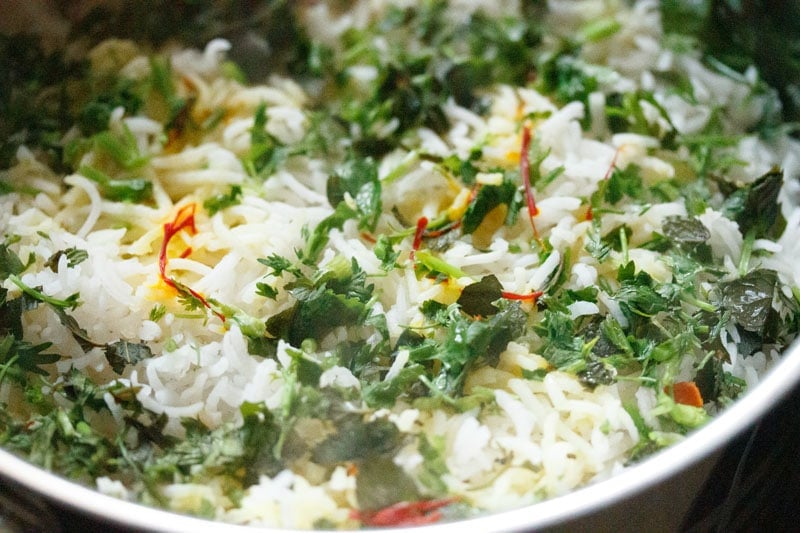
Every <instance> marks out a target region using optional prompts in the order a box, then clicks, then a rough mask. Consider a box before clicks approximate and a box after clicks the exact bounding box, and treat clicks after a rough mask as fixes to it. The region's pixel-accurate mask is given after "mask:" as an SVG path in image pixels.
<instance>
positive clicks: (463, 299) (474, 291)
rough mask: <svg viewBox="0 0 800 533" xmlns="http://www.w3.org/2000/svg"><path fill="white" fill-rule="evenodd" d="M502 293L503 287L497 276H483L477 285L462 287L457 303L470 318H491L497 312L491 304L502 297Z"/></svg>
mask: <svg viewBox="0 0 800 533" xmlns="http://www.w3.org/2000/svg"><path fill="white" fill-rule="evenodd" d="M502 291H503V286H502V285H501V284H500V282H499V281H498V280H497V276H495V275H494V274H491V275H489V276H484V277H483V278H482V279H481V280H480V281H479V282H478V283H473V284H472V285H468V286H466V287H464V290H463V291H461V296H459V297H458V302H457V303H458V305H460V306H461V310H462V311H464V312H465V313H466V314H468V315H470V316H491V315H494V314H497V312H498V311H499V309H497V307H495V305H494V304H493V303H492V302H496V301H497V300H499V299H500V298H501V297H502Z"/></svg>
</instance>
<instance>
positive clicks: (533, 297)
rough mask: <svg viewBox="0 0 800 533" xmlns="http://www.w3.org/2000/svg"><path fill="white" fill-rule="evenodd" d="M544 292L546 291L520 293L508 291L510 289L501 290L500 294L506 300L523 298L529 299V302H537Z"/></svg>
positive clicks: (524, 299) (523, 299)
mask: <svg viewBox="0 0 800 533" xmlns="http://www.w3.org/2000/svg"><path fill="white" fill-rule="evenodd" d="M543 294H544V293H543V292H542V291H534V292H529V293H527V294H520V293H518V292H508V291H501V292H500V296H502V297H503V298H505V299H506V300H522V301H529V302H535V301H536V300H538V299H539V298H540V297H541V296H542V295H543Z"/></svg>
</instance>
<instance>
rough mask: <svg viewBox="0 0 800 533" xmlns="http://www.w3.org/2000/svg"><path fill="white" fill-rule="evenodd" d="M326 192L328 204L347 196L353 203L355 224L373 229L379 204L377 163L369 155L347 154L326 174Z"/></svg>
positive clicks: (378, 212) (333, 204)
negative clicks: (327, 176) (329, 173)
mask: <svg viewBox="0 0 800 533" xmlns="http://www.w3.org/2000/svg"><path fill="white" fill-rule="evenodd" d="M327 194H328V201H330V203H331V205H332V206H338V205H339V204H340V203H342V202H344V201H345V200H346V197H347V196H349V197H350V198H351V199H352V200H353V201H354V203H355V213H356V217H357V218H358V227H359V228H360V229H365V230H368V231H374V230H375V226H376V224H377V223H378V217H379V216H380V214H381V212H382V205H383V204H382V202H381V182H380V180H378V166H377V164H376V163H375V162H374V161H373V160H372V158H370V157H365V158H360V157H357V156H355V155H353V154H351V155H350V157H349V158H348V159H347V160H346V161H345V162H344V163H343V164H342V165H340V166H339V168H337V169H336V172H334V173H333V174H332V175H331V176H330V177H329V178H328V184H327Z"/></svg>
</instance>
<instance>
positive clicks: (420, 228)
mask: <svg viewBox="0 0 800 533" xmlns="http://www.w3.org/2000/svg"><path fill="white" fill-rule="evenodd" d="M427 227H428V217H419V219H417V229H416V231H415V232H414V242H413V244H412V245H411V253H410V254H409V257H410V258H411V260H412V261H414V258H415V255H416V254H415V252H416V251H417V250H419V247H420V246H421V245H422V236H423V235H424V234H425V228H427Z"/></svg>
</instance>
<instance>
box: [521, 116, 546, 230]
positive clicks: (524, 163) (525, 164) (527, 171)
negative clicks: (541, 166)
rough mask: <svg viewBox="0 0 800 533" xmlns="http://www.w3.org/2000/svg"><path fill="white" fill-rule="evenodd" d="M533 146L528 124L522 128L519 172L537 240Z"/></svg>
mask: <svg viewBox="0 0 800 533" xmlns="http://www.w3.org/2000/svg"><path fill="white" fill-rule="evenodd" d="M530 148H531V127H530V126H528V125H527V124H526V125H525V127H523V128H522V146H521V147H520V152H519V173H520V174H522V183H523V184H524V186H525V199H526V200H527V202H528V218H529V219H530V221H531V228H533V236H534V238H535V239H536V240H537V241H541V239H540V238H539V231H538V230H537V229H536V223H535V222H534V221H533V218H534V217H535V216H536V215H538V214H539V208H538V207H536V199H535V198H534V197H533V188H532V187H531V163H530V155H529V153H528V152H529V151H530Z"/></svg>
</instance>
